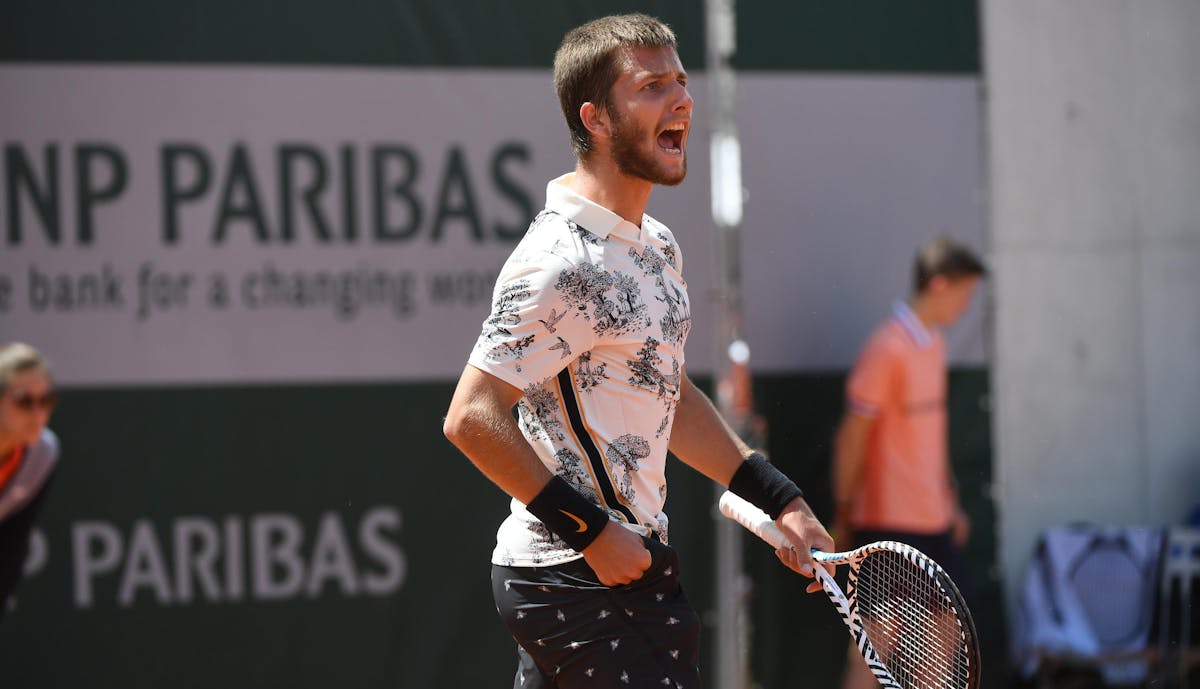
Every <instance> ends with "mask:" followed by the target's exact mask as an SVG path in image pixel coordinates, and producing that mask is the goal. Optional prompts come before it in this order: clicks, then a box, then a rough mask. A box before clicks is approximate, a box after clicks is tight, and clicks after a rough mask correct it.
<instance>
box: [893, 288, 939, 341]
mask: <svg viewBox="0 0 1200 689" xmlns="http://www.w3.org/2000/svg"><path fill="white" fill-rule="evenodd" d="M892 317H893V318H895V319H896V322H897V323H899V324H900V327H901V328H904V332H906V333H908V336H909V337H911V338H912V341H913V342H914V343H915V344H916V345H917V346H918V347H920V348H921V349H925V348H926V347H929V346H930V345H932V344H933V338H934V334H933V333H932V332H930V330H929V328H926V327H925V324H924V323H922V322H921V319H920V318H917V314H916V313H915V312H914V311H913V310H912V307H911V306H909V305H908V302H906V301H904V300H903V299H897V300H896V303H894V304H892Z"/></svg>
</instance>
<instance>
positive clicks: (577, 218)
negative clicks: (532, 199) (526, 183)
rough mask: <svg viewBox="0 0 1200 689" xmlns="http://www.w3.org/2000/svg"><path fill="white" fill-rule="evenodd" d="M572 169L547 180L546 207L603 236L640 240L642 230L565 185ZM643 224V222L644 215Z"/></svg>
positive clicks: (571, 173) (572, 173)
mask: <svg viewBox="0 0 1200 689" xmlns="http://www.w3.org/2000/svg"><path fill="white" fill-rule="evenodd" d="M574 174H575V173H574V172H568V173H567V174H565V175H562V176H561V177H556V178H555V179H552V180H550V183H549V184H547V185H546V208H548V209H550V210H552V211H554V212H555V213H559V214H561V215H563V216H565V217H566V218H567V219H569V220H571V221H572V222H574V223H575V224H576V225H579V226H580V227H582V228H584V229H585V230H587V231H588V232H591V233H592V234H594V235H596V236H597V237H599V238H601V239H605V238H607V237H608V235H610V234H612V233H614V232H615V233H617V234H620V235H626V236H629V237H633V238H635V239H640V238H641V234H642V230H641V228H639V227H638V226H637V225H634V224H633V223H631V222H629V221H627V220H625V218H622V217H621V216H619V215H617V214H616V213H614V212H612V211H610V210H609V209H607V208H605V207H604V206H601V205H600V204H598V203H596V202H595V201H592V200H591V199H589V198H587V197H586V196H583V195H582V194H580V193H579V192H577V191H575V190H574V189H572V188H571V187H569V186H567V182H568V181H570V178H571V176H572V175H574ZM642 224H643V225H645V224H646V222H645V218H644V216H643V220H642Z"/></svg>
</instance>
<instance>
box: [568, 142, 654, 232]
mask: <svg viewBox="0 0 1200 689" xmlns="http://www.w3.org/2000/svg"><path fill="white" fill-rule="evenodd" d="M592 156H593V158H601V157H603V156H607V153H605V152H604V151H594V152H593V153H592ZM568 186H569V187H571V188H572V189H574V190H575V191H577V192H579V193H580V194H582V195H583V196H585V197H586V198H588V199H590V200H592V201H594V202H596V203H598V204H600V205H601V206H604V207H605V208H607V209H609V210H610V211H612V212H614V213H616V214H617V215H619V216H621V217H622V218H624V219H625V220H628V221H629V222H631V223H633V224H634V225H636V226H638V227H641V226H642V215H643V214H645V212H646V204H647V203H649V202H650V192H652V191H653V190H654V184H652V183H651V182H647V181H646V180H644V179H638V178H635V177H630V176H628V175H625V174H622V173H621V172H620V171H619V170H618V169H617V167H616V166H615V165H589V164H587V163H586V162H584V161H582V160H581V161H579V163H578V164H577V165H576V166H575V174H574V176H573V177H572V178H571V181H570V182H569V183H568Z"/></svg>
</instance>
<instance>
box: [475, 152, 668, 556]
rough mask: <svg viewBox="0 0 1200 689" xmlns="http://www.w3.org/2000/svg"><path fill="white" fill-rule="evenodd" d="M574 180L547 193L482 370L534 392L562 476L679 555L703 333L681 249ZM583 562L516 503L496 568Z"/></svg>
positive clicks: (512, 262) (522, 421) (531, 433)
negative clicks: (691, 390) (693, 375)
mask: <svg viewBox="0 0 1200 689" xmlns="http://www.w3.org/2000/svg"><path fill="white" fill-rule="evenodd" d="M572 174H573V173H572ZM570 176H571V175H570V174H568V175H564V176H562V177H559V178H558V179H555V180H552V181H551V182H550V183H549V184H548V185H547V187H546V208H545V210H543V211H542V212H541V213H539V214H538V215H537V217H536V218H534V219H533V222H532V223H530V225H529V230H528V232H527V233H526V234H525V237H524V238H523V239H522V240H521V242H520V244H518V245H517V248H516V249H515V250H514V251H513V253H512V255H511V256H510V257H509V259H508V261H507V262H506V263H505V264H504V267H503V269H501V271H500V275H499V278H498V279H497V280H496V287H495V290H494V291H493V294H492V311H491V313H490V314H489V316H488V318H487V320H485V321H484V323H483V331H482V333H481V334H480V336H479V339H478V340H477V341H476V343H475V348H474V349H473V350H472V352H471V357H470V363H471V365H473V366H475V367H476V368H479V369H480V370H483V371H486V372H487V373H490V374H492V375H494V376H496V377H498V378H500V379H502V380H504V381H506V382H508V383H509V384H511V385H513V386H515V387H517V388H519V389H521V390H523V391H524V393H525V394H524V396H523V397H522V398H521V400H520V402H519V403H518V404H517V409H518V414H519V425H520V428H521V432H522V433H523V434H524V436H525V438H526V439H527V440H528V441H529V444H530V445H531V446H533V448H534V450H535V451H536V452H537V454H538V457H540V458H541V460H542V463H543V464H545V465H546V467H547V468H548V469H550V471H551V472H553V473H555V474H557V475H559V476H562V477H563V478H564V479H565V480H566V481H567V482H568V483H570V484H571V486H572V487H574V488H575V489H576V490H577V491H579V493H580V494H581V495H583V496H584V497H585V498H587V499H588V500H590V501H592V502H593V503H595V504H596V505H598V506H600V508H601V509H603V510H605V511H607V512H608V515H609V517H610V518H611V519H614V520H616V521H618V522H620V523H621V524H623V525H625V526H627V527H629V528H631V529H633V530H634V531H636V532H638V533H640V534H642V535H650V534H651V533H653V534H655V535H656V536H657V537H658V538H660V539H661V540H663V541H664V542H665V541H666V540H667V515H666V514H664V513H663V504H664V503H665V501H666V497H667V485H666V473H665V468H666V466H665V465H666V457H667V442H668V440H669V439H670V437H671V423H672V421H673V419H674V416H675V405H676V404H677V403H678V401H679V390H680V384H681V382H682V380H683V375H684V373H683V362H684V359H683V345H684V342H685V341H686V340H687V335H688V330H689V329H690V326H691V310H690V307H689V304H688V298H687V283H685V282H684V280H683V276H682V274H681V269H682V266H683V262H682V258H681V256H680V253H679V246H678V244H676V243H675V238H674V236H673V235H672V234H671V231H670V230H669V229H667V227H666V226H665V225H663V224H662V223H660V222H658V221H657V220H655V219H653V218H651V217H650V216H649V215H643V216H642V226H641V227H640V228H639V227H637V226H636V225H634V224H632V223H630V222H627V221H625V220H624V219H622V218H621V217H620V216H618V215H617V214H616V213H613V212H612V211H610V210H608V209H606V208H604V207H602V206H600V205H598V204H596V203H594V202H592V201H590V200H588V199H586V198H584V197H583V196H581V195H579V194H578V193H576V192H575V191H573V190H572V189H570V188H568V187H567V186H566V182H567V181H568V180H569V179H570ZM579 557H580V555H579V553H577V552H576V551H574V550H572V549H571V548H570V547H568V546H567V545H566V544H565V543H563V542H562V540H560V539H559V538H557V537H555V536H553V535H552V534H551V533H550V531H549V530H548V529H546V527H545V526H543V525H542V523H541V522H540V521H539V520H538V519H537V518H536V517H534V516H533V515H531V514H529V512H528V511H526V509H525V506H524V505H523V504H522V503H521V502H519V501H518V500H515V499H514V500H513V501H512V514H510V515H509V517H508V518H507V519H505V521H504V523H503V524H501V526H500V529H499V531H498V533H497V536H496V549H495V551H494V552H493V554H492V562H493V563H495V564H499V565H504V566H508V567H530V566H546V565H553V564H560V563H563V562H568V561H570V560H574V559H577V558H579Z"/></svg>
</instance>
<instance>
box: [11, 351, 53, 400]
mask: <svg viewBox="0 0 1200 689" xmlns="http://www.w3.org/2000/svg"><path fill="white" fill-rule="evenodd" d="M37 369H40V370H43V371H49V369H50V367H49V365H48V364H47V363H46V359H45V357H43V356H42V355H41V353H39V352H38V350H36V349H34V348H33V347H30V346H29V345H27V344H25V343H24V342H10V343H8V344H6V345H3V346H0V390H5V389H7V388H8V384H9V383H11V382H12V379H13V377H14V376H16V375H17V374H19V373H24V372H26V371H32V370H37Z"/></svg>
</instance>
